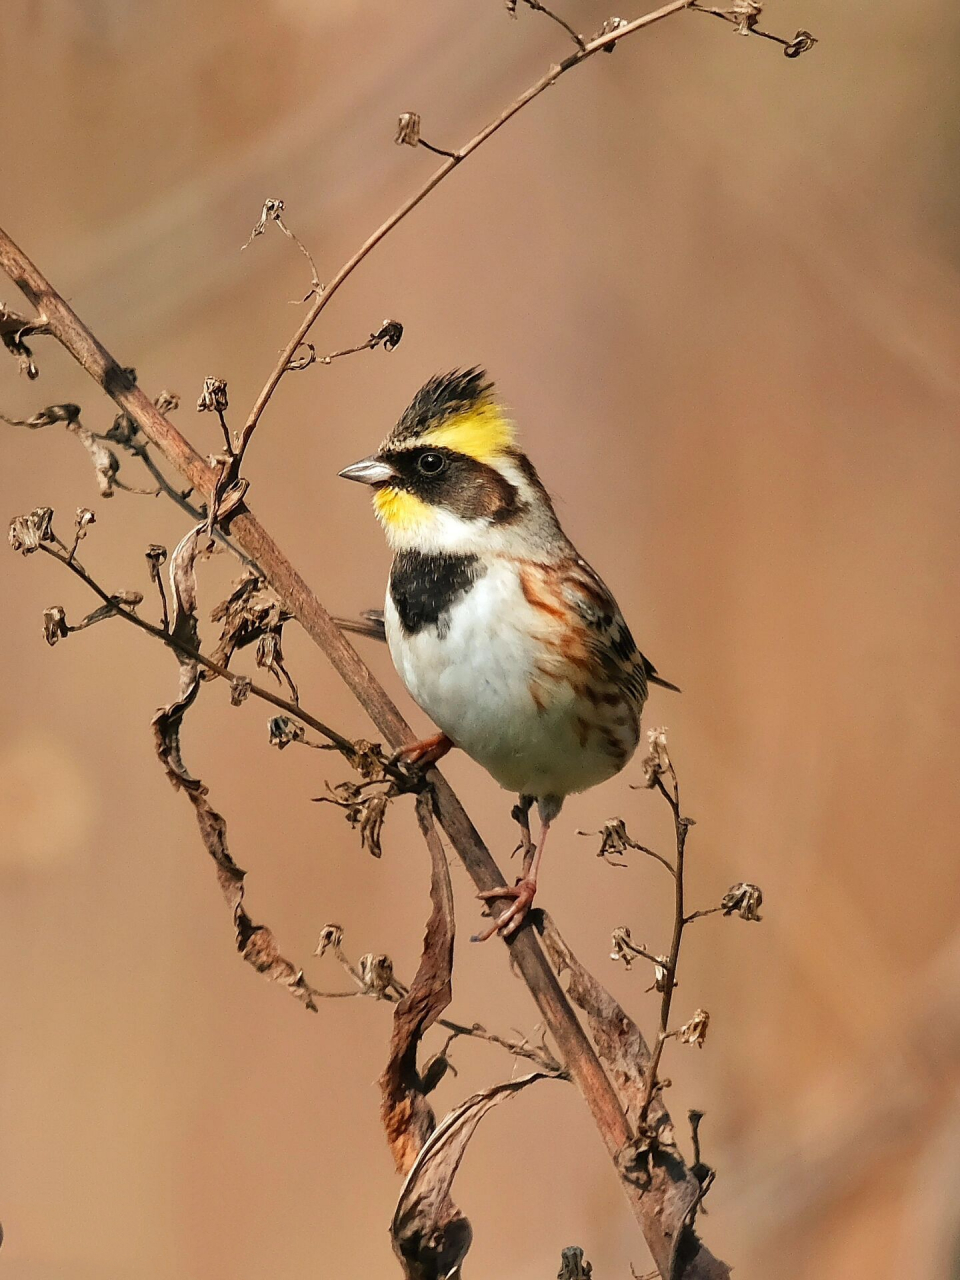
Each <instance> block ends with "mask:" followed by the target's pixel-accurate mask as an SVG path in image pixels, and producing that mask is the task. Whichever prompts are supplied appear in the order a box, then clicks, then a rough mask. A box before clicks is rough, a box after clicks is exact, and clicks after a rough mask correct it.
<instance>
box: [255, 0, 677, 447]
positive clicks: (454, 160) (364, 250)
mask: <svg viewBox="0 0 960 1280" xmlns="http://www.w3.org/2000/svg"><path fill="white" fill-rule="evenodd" d="M691 3H692V0H672V3H671V4H666V5H664V6H663V7H662V8H661V9H655V10H654V11H653V12H651V13H645V14H644V15H643V16H642V17H640V18H635V19H634V21H633V22H628V23H626V25H625V26H622V27H618V28H617V29H616V30H615V31H611V32H609V33H608V34H607V35H604V36H599V37H598V38H597V39H596V40H591V41H590V42H589V44H585V45H584V46H583V47H582V48H580V49H577V50H576V52H574V53H571V54H570V55H569V57H566V58H564V59H563V61H562V62H558V63H555V64H554V65H553V66H552V67H551V68H550V70H549V71H547V72H546V73H545V74H544V75H542V76H541V77H540V79H539V80H538V81H537V82H536V84H532V85H531V86H530V88H529V89H527V90H526V91H525V92H524V93H522V94H521V95H520V96H519V98H516V99H515V100H514V101H513V102H511V104H510V105H509V107H507V108H505V110H503V111H502V112H501V113H500V115H499V116H497V118H496V120H492V121H491V122H490V124H488V125H487V126H486V127H485V128H484V129H481V130H480V132H479V133H477V134H475V135H474V137H472V138H471V139H470V141H469V142H465V143H464V144H463V146H462V147H460V148H459V149H458V150H457V151H453V152H451V153H449V157H448V159H446V160H445V161H444V163H443V164H442V165H441V166H440V168H439V169H437V170H436V171H435V172H434V173H432V174H431V175H430V177H429V178H428V179H427V180H426V182H425V183H424V184H423V186H421V187H420V188H419V189H418V190H417V191H415V192H414V193H413V195H412V196H409V197H408V198H407V199H406V200H405V201H404V202H403V204H401V205H400V206H399V208H397V209H395V210H394V212H393V213H392V214H391V215H390V217H389V218H387V220H386V221H385V222H382V223H381V224H380V226H379V227H377V229H376V231H374V233H373V235H371V236H370V237H369V238H368V239H367V240H365V241H364V243H363V244H362V245H361V246H360V248H359V249H358V250H357V252H356V253H355V254H354V255H353V257H352V258H350V259H348V260H347V261H346V262H345V263H344V264H343V266H342V267H341V268H340V269H339V271H338V272H337V273H336V275H334V276H333V277H332V279H331V280H329V281H328V283H327V284H325V285H324V286H323V289H322V290H321V291H320V293H319V294H318V296H317V297H316V299H315V300H314V302H313V303H312V305H311V307H310V310H309V311H308V312H307V314H306V315H305V316H304V318H303V321H302V323H301V324H300V327H299V328H298V329H297V332H296V333H295V334H294V335H293V337H292V338H291V339H290V341H289V342H288V343H287V345H286V347H285V348H284V349H283V351H282V353H281V355H280V358H279V360H278V361H277V363H276V365H275V366H274V369H273V372H272V373H271V374H270V377H269V378H268V379H267V381H266V383H265V384H264V387H263V390H262V391H261V392H260V394H259V396H257V400H256V403H255V404H254V406H253V409H252V410H251V411H250V416H249V417H248V419H247V421H246V424H245V425H244V428H243V430H242V431H241V433H240V442H239V445H238V448H237V453H238V454H239V456H240V457H243V455H244V453H245V451H246V448H247V446H248V444H249V443H250V437H251V436H252V435H253V433H254V431H255V430H256V427H257V423H258V422H259V421H260V418H261V416H262V414H263V411H264V409H265V408H266V407H267V404H268V402H269V400H270V397H271V396H272V395H273V393H274V391H276V389H277V386H278V384H279V382H280V379H281V378H282V377H283V375H284V374H285V373H286V372H287V371H288V367H289V364H290V361H291V360H293V358H294V357H295V355H296V353H297V350H298V349H299V347H300V345H301V344H302V343H303V341H304V339H305V338H306V336H307V334H308V333H309V332H310V330H311V329H312V328H313V326H314V324H315V323H316V321H317V318H318V317H319V315H320V313H321V311H323V309H324V308H325V307H326V306H327V304H328V303H329V302H330V300H331V298H332V297H333V295H334V294H335V293H336V292H337V290H338V289H339V288H340V286H341V285H342V284H343V283H344V281H345V280H347V279H348V278H349V277H350V276H351V275H352V274H353V272H354V271H355V270H356V269H357V267H358V266H359V265H360V263H361V262H363V260H364V258H366V257H368V256H369V254H370V253H371V252H372V251H373V250H374V249H375V248H376V247H377V245H378V244H379V243H380V241H381V240H382V239H383V238H384V236H386V235H387V234H388V233H389V232H390V231H392V230H393V228H394V227H395V226H396V225H397V223H399V222H402V221H403V219H404V218H405V217H406V216H407V214H408V213H412V212H413V210H414V209H415V208H416V207H417V205H418V204H420V202H421V201H422V200H424V199H426V197H427V196H428V195H429V194H430V192H431V191H432V190H433V189H434V187H436V186H439V184H440V183H441V182H442V181H443V180H444V178H445V177H447V175H448V174H449V173H452V172H453V170H454V169H456V168H457V166H458V165H460V164H462V163H463V161H464V160H466V158H467V156H469V155H470V154H472V152H474V151H476V150H477V148H478V147H480V146H482V144H483V143H484V142H486V141H487V139H488V138H491V137H493V135H494V134H495V133H496V132H497V130H498V129H500V128H502V127H503V125H505V124H506V123H507V121H508V120H512V119H513V117H514V116H515V115H516V114H517V112H518V111H521V110H522V109H523V108H524V107H525V106H527V105H528V103H530V102H532V101H533V100H534V98H537V97H539V96H540V94H541V93H543V91H544V90H545V89H549V88H550V86H551V85H552V84H556V82H557V81H558V80H559V79H560V77H561V76H562V75H563V74H564V72H566V71H570V70H571V69H572V68H573V67H577V66H579V65H580V63H581V62H585V61H586V60H587V58H591V57H593V55H594V54H595V53H600V52H601V51H602V50H603V49H612V48H613V46H614V45H615V44H616V43H617V42H618V41H620V40H623V39H625V38H626V37H627V36H629V35H632V34H633V33H634V32H635V31H640V30H642V29H643V28H644V27H649V26H652V25H653V24H654V23H655V22H660V21H661V20H662V19H664V18H669V17H670V16H671V15H672V14H674V13H681V12H682V11H683V10H684V9H689V8H690V6H691ZM431 149H433V148H431Z"/></svg>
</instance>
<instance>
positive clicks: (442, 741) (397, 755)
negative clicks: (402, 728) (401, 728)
mask: <svg viewBox="0 0 960 1280" xmlns="http://www.w3.org/2000/svg"><path fill="white" fill-rule="evenodd" d="M452 747H453V742H452V740H451V739H450V738H448V737H447V735H446V734H445V733H435V734H434V735H433V737H432V738H423V739H422V740H421V741H420V742H411V743H410V745H409V746H408V747H401V748H400V750H399V751H395V752H394V754H393V755H392V756H391V758H390V760H391V763H392V764H405V765H411V766H412V765H419V766H421V768H424V769H426V768H427V767H428V766H429V765H431V764H436V763H437V761H438V760H442V759H443V757H444V756H445V755H446V754H447V752H448V751H450V750H451V749H452Z"/></svg>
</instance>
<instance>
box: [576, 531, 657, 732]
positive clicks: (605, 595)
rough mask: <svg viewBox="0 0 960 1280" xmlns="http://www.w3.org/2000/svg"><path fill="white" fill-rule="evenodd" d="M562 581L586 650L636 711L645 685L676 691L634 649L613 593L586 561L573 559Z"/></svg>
mask: <svg viewBox="0 0 960 1280" xmlns="http://www.w3.org/2000/svg"><path fill="white" fill-rule="evenodd" d="M563 581H564V595H565V596H566V598H567V601H568V603H569V604H570V605H572V606H573V608H574V609H575V610H576V612H577V613H578V614H579V616H580V618H581V619H582V621H583V622H584V624H585V625H586V628H587V633H588V636H589V642H590V648H591V650H592V651H593V653H594V654H595V655H596V657H597V658H598V660H599V661H600V663H601V665H602V667H603V670H604V673H605V674H606V676H607V678H608V679H609V680H610V682H611V683H612V684H613V685H614V686H615V687H616V688H618V689H621V690H622V691H623V692H624V693H625V694H626V696H627V697H628V698H629V699H630V701H631V702H633V703H634V704H635V705H636V707H637V709H638V710H639V709H640V708H641V707H642V706H643V704H644V703H645V702H646V700H647V692H648V685H649V684H659V685H662V686H663V687H664V688H665V689H673V690H675V691H676V692H677V693H679V692H680V690H679V689H678V688H677V686H676V685H675V684H671V683H670V682H669V681H668V680H664V679H663V678H662V677H661V676H660V675H659V674H658V672H657V669H656V667H655V666H654V665H653V663H652V662H651V661H650V659H649V658H647V657H646V656H645V655H644V654H642V653H641V652H640V650H639V649H638V648H637V646H636V643H635V641H634V639H633V636H632V635H631V634H630V628H629V627H628V626H627V623H626V620H625V619H624V616H623V614H622V613H621V612H620V606H619V605H618V604H617V602H616V600H615V599H614V597H613V593H612V592H611V591H610V588H609V587H608V586H607V585H606V583H605V582H604V581H603V579H602V578H601V577H600V576H599V574H598V573H597V572H596V570H594V569H593V568H592V567H591V566H590V565H589V564H587V562H586V560H583V559H582V558H581V557H580V556H576V557H575V558H574V559H573V560H572V561H571V562H570V564H569V566H568V567H567V569H566V572H565V573H564V575H563Z"/></svg>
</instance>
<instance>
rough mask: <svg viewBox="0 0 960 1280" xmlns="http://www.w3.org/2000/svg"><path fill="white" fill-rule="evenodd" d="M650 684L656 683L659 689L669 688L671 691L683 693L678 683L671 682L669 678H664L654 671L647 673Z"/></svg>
mask: <svg viewBox="0 0 960 1280" xmlns="http://www.w3.org/2000/svg"><path fill="white" fill-rule="evenodd" d="M647 680H648V682H649V683H650V684H658V685H659V686H660V688H661V689H669V690H670V691H671V693H683V690H682V689H681V688H680V686H679V685H678V684H671V683H670V681H669V680H664V678H663V676H658V675H657V673H656V672H655V671H651V672H649V673H648V675H647Z"/></svg>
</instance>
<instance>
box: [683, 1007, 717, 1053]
mask: <svg viewBox="0 0 960 1280" xmlns="http://www.w3.org/2000/svg"><path fill="white" fill-rule="evenodd" d="M709 1025H710V1015H709V1013H707V1011H706V1009H698V1010H697V1012H696V1013H695V1014H694V1015H693V1017H692V1018H691V1019H690V1021H689V1022H685V1023H684V1024H683V1026H682V1027H681V1028H680V1030H679V1032H678V1033H677V1034H678V1038H679V1040H680V1042H681V1044H695V1045H696V1046H697V1048H698V1049H702V1048H703V1042H704V1040H706V1038H707V1027H709Z"/></svg>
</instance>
